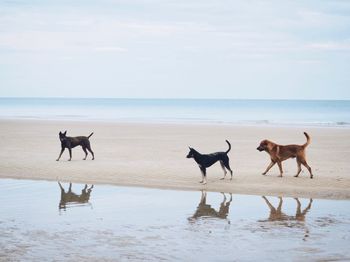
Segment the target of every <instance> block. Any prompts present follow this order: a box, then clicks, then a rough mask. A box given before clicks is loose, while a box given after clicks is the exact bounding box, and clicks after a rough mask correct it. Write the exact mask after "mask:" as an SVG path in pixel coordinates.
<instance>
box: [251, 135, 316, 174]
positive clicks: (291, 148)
mask: <svg viewBox="0 0 350 262" xmlns="http://www.w3.org/2000/svg"><path fill="white" fill-rule="evenodd" d="M304 135H305V136H306V143H305V144H304V145H285V146H282V145H278V144H275V143H273V142H271V141H269V140H263V141H261V143H260V145H259V146H258V148H257V150H259V151H260V152H261V151H266V152H267V153H268V154H269V155H270V157H271V163H270V165H269V166H268V167H267V168H266V170H265V172H264V173H262V174H263V175H266V173H267V172H268V171H269V170H270V169H271V167H273V166H274V165H275V164H276V163H277V165H278V167H279V169H280V177H282V174H283V170H282V161H284V160H287V159H289V158H296V159H297V164H298V171H297V174H296V175H295V177H297V176H299V174H300V171H301V165H302V164H303V165H304V166H305V167H306V168H307V169H308V170H309V173H310V178H313V174H312V171H311V167H310V166H309V165H308V164H307V162H306V158H305V148H306V147H307V146H308V144H310V136H309V135H308V134H307V133H306V132H304Z"/></svg>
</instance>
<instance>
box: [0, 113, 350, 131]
mask: <svg viewBox="0 0 350 262" xmlns="http://www.w3.org/2000/svg"><path fill="white" fill-rule="evenodd" d="M6 121H9V122H11V121H12V122H22V121H23V122H24V121H28V122H35V121H38V122H58V123H59V122H68V123H70V122H75V123H100V124H141V125H189V126H197V125H203V126H231V127H277V128H303V127H304V128H340V129H350V123H345V124H343V123H342V124H335V123H314V124H312V123H299V122H298V123H278V122H269V120H256V121H248V120H247V121H242V122H239V121H237V122H228V121H219V120H218V121H214V120H203V121H201V120H191V119H187V120H186V119H181V120H161V119H154V120H145V121H142V120H140V119H134V120H125V119H102V120H101V119H82V118H78V117H77V118H76V119H74V118H67V119H64V118H62V119H56V118H35V117H33V118H32V117H28V118H26V117H18V118H16V117H1V116H0V122H6Z"/></svg>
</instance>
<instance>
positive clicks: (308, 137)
mask: <svg viewBox="0 0 350 262" xmlns="http://www.w3.org/2000/svg"><path fill="white" fill-rule="evenodd" d="M304 135H305V136H306V143H305V144H304V145H303V147H307V146H308V145H309V144H310V142H311V138H310V136H309V135H308V134H307V133H306V132H304Z"/></svg>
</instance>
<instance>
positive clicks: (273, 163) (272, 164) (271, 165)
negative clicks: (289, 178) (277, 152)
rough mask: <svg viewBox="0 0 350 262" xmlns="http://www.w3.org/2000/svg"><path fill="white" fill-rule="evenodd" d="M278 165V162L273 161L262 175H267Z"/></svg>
mask: <svg viewBox="0 0 350 262" xmlns="http://www.w3.org/2000/svg"><path fill="white" fill-rule="evenodd" d="M275 164H276V162H274V161H272V160H271V163H270V164H269V166H268V167H267V168H266V170H265V172H264V173H262V174H263V175H266V174H267V172H269V170H270V169H271V167H273V166H274V165H275Z"/></svg>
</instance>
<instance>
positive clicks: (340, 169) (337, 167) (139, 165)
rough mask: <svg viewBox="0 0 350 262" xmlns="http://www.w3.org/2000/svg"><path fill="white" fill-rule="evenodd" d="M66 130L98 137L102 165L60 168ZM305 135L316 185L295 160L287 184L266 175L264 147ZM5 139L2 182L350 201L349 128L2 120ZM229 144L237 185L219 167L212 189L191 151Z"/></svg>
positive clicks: (75, 163)
mask: <svg viewBox="0 0 350 262" xmlns="http://www.w3.org/2000/svg"><path fill="white" fill-rule="evenodd" d="M203 127H205V128H203ZM66 129H68V135H72V136H75V135H86V134H87V133H88V132H90V131H93V132H94V133H95V134H94V136H93V137H92V138H91V145H92V148H93V150H94V151H95V155H96V160H94V161H91V160H90V155H89V156H88V160H86V161H83V160H81V159H82V157H83V151H82V150H81V149H80V148H75V149H73V159H72V161H71V162H68V161H66V159H67V156H68V152H67V151H66V152H64V154H63V156H62V160H61V161H59V162H56V161H55V159H56V158H57V156H58V153H59V149H60V143H59V140H58V132H59V131H64V130H66ZM304 129H306V130H308V132H310V134H311V139H312V140H311V145H310V146H309V147H310V148H308V150H307V156H308V159H309V163H310V165H311V167H312V168H313V170H314V173H315V178H314V179H312V180H311V179H310V178H309V176H308V173H307V171H305V172H304V173H302V174H301V175H300V177H299V178H294V177H293V175H294V172H295V171H296V164H295V160H287V161H285V162H283V169H284V172H285V173H284V177H283V178H278V177H277V175H278V168H277V167H274V168H273V169H271V171H270V173H268V175H267V176H262V175H261V172H262V171H263V170H264V169H265V168H266V166H267V164H268V162H269V157H268V155H267V154H266V153H259V152H257V150H256V149H255V148H256V146H257V144H258V143H259V142H260V140H262V139H265V138H269V139H271V140H273V141H276V142H278V143H280V144H288V143H297V144H301V143H303V142H304V139H305V137H304V135H303V134H302V132H303V131H305V130H304ZM85 133H86V134H85ZM0 134H1V138H2V139H1V143H0V145H1V147H2V150H1V151H0V159H2V161H1V162H0V178H14V179H30V180H47V181H57V180H59V181H62V182H74V183H89V184H109V185H117V186H137V187H146V188H147V187H148V188H158V189H173V190H196V191H198V190H207V191H214V192H227V193H236V194H251V195H266V196H268V195H271V196H286V197H305V198H310V197H312V198H325V199H350V167H349V164H348V161H347V157H346V156H347V155H349V153H350V134H349V132H348V130H347V129H346V128H345V129H344V128H334V127H333V128H329V127H327V128H321V127H299V126H296V127H274V126H235V125H223V124H218V125H215V124H209V125H206V124H204V125H201V124H184V123H183V124H173V123H172V124H169V123H167V124H163V123H116V122H108V123H105V122H92V121H88V122H78V121H76V122H74V121H73V122H69V121H56V120H54V121H46V120H0ZM225 139H228V140H229V141H230V142H231V144H232V150H231V152H230V153H229V156H230V160H231V168H232V169H233V171H234V176H233V180H232V181H230V180H229V179H226V180H224V181H222V180H219V179H220V178H221V177H222V175H223V173H222V170H221V168H220V165H219V164H215V165H213V167H211V168H209V169H208V170H207V173H208V175H207V177H208V184H207V185H205V186H203V185H201V184H199V183H198V181H199V180H200V177H201V175H200V171H199V169H198V166H197V165H196V163H195V162H194V161H193V159H186V158H185V156H186V154H187V153H188V152H187V151H188V148H187V146H188V145H190V146H192V147H194V148H196V149H198V151H199V152H202V153H211V152H215V151H221V150H226V147H227V145H226V143H225V142H224V140H225Z"/></svg>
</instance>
